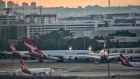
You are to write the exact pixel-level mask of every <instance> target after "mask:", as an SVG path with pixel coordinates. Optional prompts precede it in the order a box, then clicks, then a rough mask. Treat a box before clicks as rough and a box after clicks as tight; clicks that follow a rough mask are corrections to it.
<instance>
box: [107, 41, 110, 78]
mask: <svg viewBox="0 0 140 79" xmlns="http://www.w3.org/2000/svg"><path fill="white" fill-rule="evenodd" d="M109 53H110V51H109V39H108V57H107V60H108V79H109V78H110V64H109Z"/></svg>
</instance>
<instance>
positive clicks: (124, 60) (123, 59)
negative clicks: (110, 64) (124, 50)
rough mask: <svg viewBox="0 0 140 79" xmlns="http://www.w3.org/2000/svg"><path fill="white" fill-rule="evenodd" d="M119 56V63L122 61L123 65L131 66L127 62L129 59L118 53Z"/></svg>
mask: <svg viewBox="0 0 140 79" xmlns="http://www.w3.org/2000/svg"><path fill="white" fill-rule="evenodd" d="M120 58H121V63H122V64H123V65H125V66H129V67H132V65H131V64H130V63H129V61H128V60H126V58H125V57H124V56H123V55H122V54H120Z"/></svg>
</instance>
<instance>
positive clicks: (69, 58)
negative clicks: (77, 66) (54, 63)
mask: <svg viewBox="0 0 140 79" xmlns="http://www.w3.org/2000/svg"><path fill="white" fill-rule="evenodd" d="M64 59H66V60H76V59H77V57H76V56H64Z"/></svg>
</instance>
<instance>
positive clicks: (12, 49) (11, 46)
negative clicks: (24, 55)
mask: <svg viewBox="0 0 140 79" xmlns="http://www.w3.org/2000/svg"><path fill="white" fill-rule="evenodd" d="M9 44H10V48H11V52H12V53H14V52H17V50H16V48H15V47H14V45H13V44H12V43H11V42H9Z"/></svg>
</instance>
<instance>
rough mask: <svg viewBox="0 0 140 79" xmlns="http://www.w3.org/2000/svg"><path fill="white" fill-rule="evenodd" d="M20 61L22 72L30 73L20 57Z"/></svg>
mask: <svg viewBox="0 0 140 79" xmlns="http://www.w3.org/2000/svg"><path fill="white" fill-rule="evenodd" d="M20 63H21V67H22V72H24V73H27V74H31V72H30V70H29V69H28V68H27V67H25V65H24V63H23V61H22V60H21V59H20Z"/></svg>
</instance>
